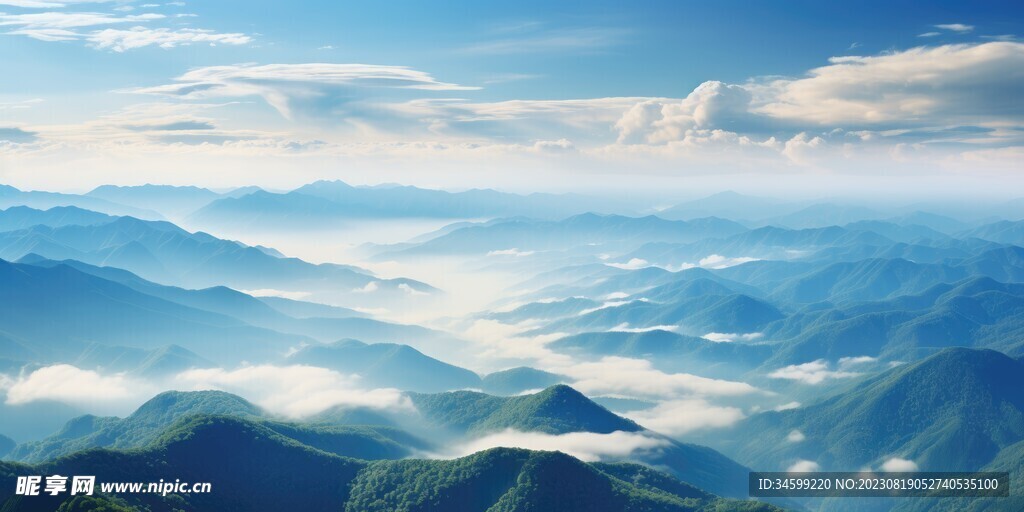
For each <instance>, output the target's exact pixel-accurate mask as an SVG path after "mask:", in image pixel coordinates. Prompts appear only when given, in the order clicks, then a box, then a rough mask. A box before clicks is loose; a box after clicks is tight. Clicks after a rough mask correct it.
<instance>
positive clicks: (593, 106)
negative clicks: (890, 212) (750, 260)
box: [0, 0, 1024, 193]
mask: <svg viewBox="0 0 1024 512" xmlns="http://www.w3.org/2000/svg"><path fill="white" fill-rule="evenodd" d="M148 2H150V0H137V1H128V0H111V1H89V0H0V63H2V65H3V67H4V68H5V69H4V71H3V73H2V76H3V77H4V78H3V79H2V80H0V182H3V183H7V184H11V185H14V186H17V187H19V188H25V189H48V190H69V191H74V190H87V189H89V188H91V187H94V186H96V185H99V184H103V183H116V184H141V183H168V184H196V185H202V186H210V187H229V186H241V185H250V184H256V185H261V186H266V187H277V188H288V187H294V186H298V185H300V184H302V183H307V182H310V181H313V180H316V179H343V180H345V181H349V182H352V183H357V184H375V183H383V182H402V183H409V184H417V185H422V186H436V187H444V188H452V189H459V188H469V187H480V186H485V187H486V186H490V187H497V188H503V189H511V190H541V189H550V190H577V189H588V188H589V189H606V190H608V189H617V188H618V187H622V186H628V187H634V188H644V187H647V188H663V187H669V188H685V187H687V186H692V185H693V184H696V183H699V184H702V186H704V187H706V188H716V187H717V188H721V189H724V188H737V184H739V185H740V186H742V185H746V186H748V187H753V188H758V187H776V188H782V189H787V188H794V187H799V186H801V185H803V186H806V185H807V184H809V183H811V184H814V186H817V187H822V188H824V189H828V188H833V189H837V188H842V189H845V188H848V187H861V188H862V189H863V190H865V191H870V190H871V189H873V188H877V187H878V186H879V184H887V185H885V186H887V187H889V188H891V189H895V190H898V189H901V188H905V187H907V186H908V184H911V185H909V186H918V187H924V188H928V187H935V188H937V189H941V188H946V189H948V190H954V191H956V190H963V189H964V188H965V187H966V188H973V189H975V190H993V189H998V190H1000V191H1003V192H1007V191H1010V190H1014V189H1015V187H1019V186H1020V185H1022V184H1024V183H1022V181H1024V180H1022V176H1021V172H1020V171H1021V167H1022V166H1021V162H1024V131H1022V127H1024V101H1022V97H1024V94H1022V92H1024V40H1022V38H1024V28H1022V24H1024V6H1022V4H1020V3H1019V2H999V1H992V2H988V1H979V2H931V3H929V5H928V6H927V7H925V6H923V5H922V4H921V3H919V2H892V1H886V2H870V1H868V2H824V1H818V2H809V1H792V2H734V1H720V2H683V1H671V2H601V1H592V2H557V3H552V2H543V3H542V2H533V1H522V2H417V1H388V2H319V1H317V2H313V1H309V2H301V3H299V2H279V1H278V2H271V1H265V0H247V1H244V2H243V1H235V0H218V1H216V2H203V1H184V2H159V3H148ZM1019 189H1020V188H1018V190H1019ZM1007 193H1009V192H1007Z"/></svg>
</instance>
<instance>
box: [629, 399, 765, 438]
mask: <svg viewBox="0 0 1024 512" xmlns="http://www.w3.org/2000/svg"><path fill="white" fill-rule="evenodd" d="M626 416H627V417H628V418H629V419H631V420H633V421H636V422H637V423H639V424H641V425H643V426H644V427H646V428H649V429H651V430H654V431H657V432H661V433H664V434H668V435H672V436H679V435H683V434H686V433H689V432H693V431H695V430H702V429H708V428H722V427H728V426H731V425H733V424H734V423H736V422H737V421H740V420H742V419H743V418H744V417H746V416H745V415H744V414H743V411H742V410H741V409H739V408H738V407H728V406H721V405H713V404H711V403H709V402H708V401H707V400H704V399H701V398H689V399H682V400H670V401H666V402H661V403H659V404H658V405H656V406H654V407H652V408H650V409H644V410H638V411H632V412H629V413H627V414H626Z"/></svg>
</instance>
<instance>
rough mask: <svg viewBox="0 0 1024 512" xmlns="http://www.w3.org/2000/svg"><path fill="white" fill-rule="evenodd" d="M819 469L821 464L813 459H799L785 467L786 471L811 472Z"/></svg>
mask: <svg viewBox="0 0 1024 512" xmlns="http://www.w3.org/2000/svg"><path fill="white" fill-rule="evenodd" d="M819 470H821V466H820V465H818V463H817V462H814V461H813V460H804V459H800V460H798V461H796V462H794V463H793V464H792V465H791V466H789V468H787V469H786V472H787V473H812V472H814V471H819Z"/></svg>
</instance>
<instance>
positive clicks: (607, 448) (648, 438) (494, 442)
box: [435, 429, 670, 462]
mask: <svg viewBox="0 0 1024 512" xmlns="http://www.w3.org/2000/svg"><path fill="white" fill-rule="evenodd" d="M669 444H670V442H669V441H668V440H667V439H664V438H660V437H656V436H653V435H651V434H648V433H644V432H622V431H617V432H612V433H610V434H595V433H590V432H571V433H568V434H559V435H552V434H542V433H539V432H519V431H516V430H511V429H509V430H505V431H502V432H498V433H494V434H490V435H487V436H484V437H481V438H478V439H473V440H471V441H468V442H466V443H464V444H461V445H458V446H455V447H454V448H453V449H451V450H449V451H447V452H444V453H442V454H437V455H435V456H437V457H440V458H457V457H464V456H466V455H469V454H472V453H476V452H479V451H482V450H488V449H491V448H498V447H504V448H525V449H528V450H543V451H560V452H563V453H567V454H569V455H572V456H573V457H576V458H578V459H580V460H583V461H587V462H597V461H600V460H604V459H621V458H628V457H630V456H634V455H637V454H639V453H643V452H650V451H653V450H657V449H659V448H662V447H666V446H668V445H669Z"/></svg>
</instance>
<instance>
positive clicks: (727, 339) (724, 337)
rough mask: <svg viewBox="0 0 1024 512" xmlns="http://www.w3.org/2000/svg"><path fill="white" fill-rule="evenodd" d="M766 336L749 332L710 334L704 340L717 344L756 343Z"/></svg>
mask: <svg viewBox="0 0 1024 512" xmlns="http://www.w3.org/2000/svg"><path fill="white" fill-rule="evenodd" d="M763 336H764V334H762V333H759V332H749V333H746V334H740V333H734V332H709V333H707V334H705V335H704V336H701V337H702V338H704V339H706V340H708V341H714V342H715V343H732V342H734V341H755V340H759V339H761V338H762V337H763Z"/></svg>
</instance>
